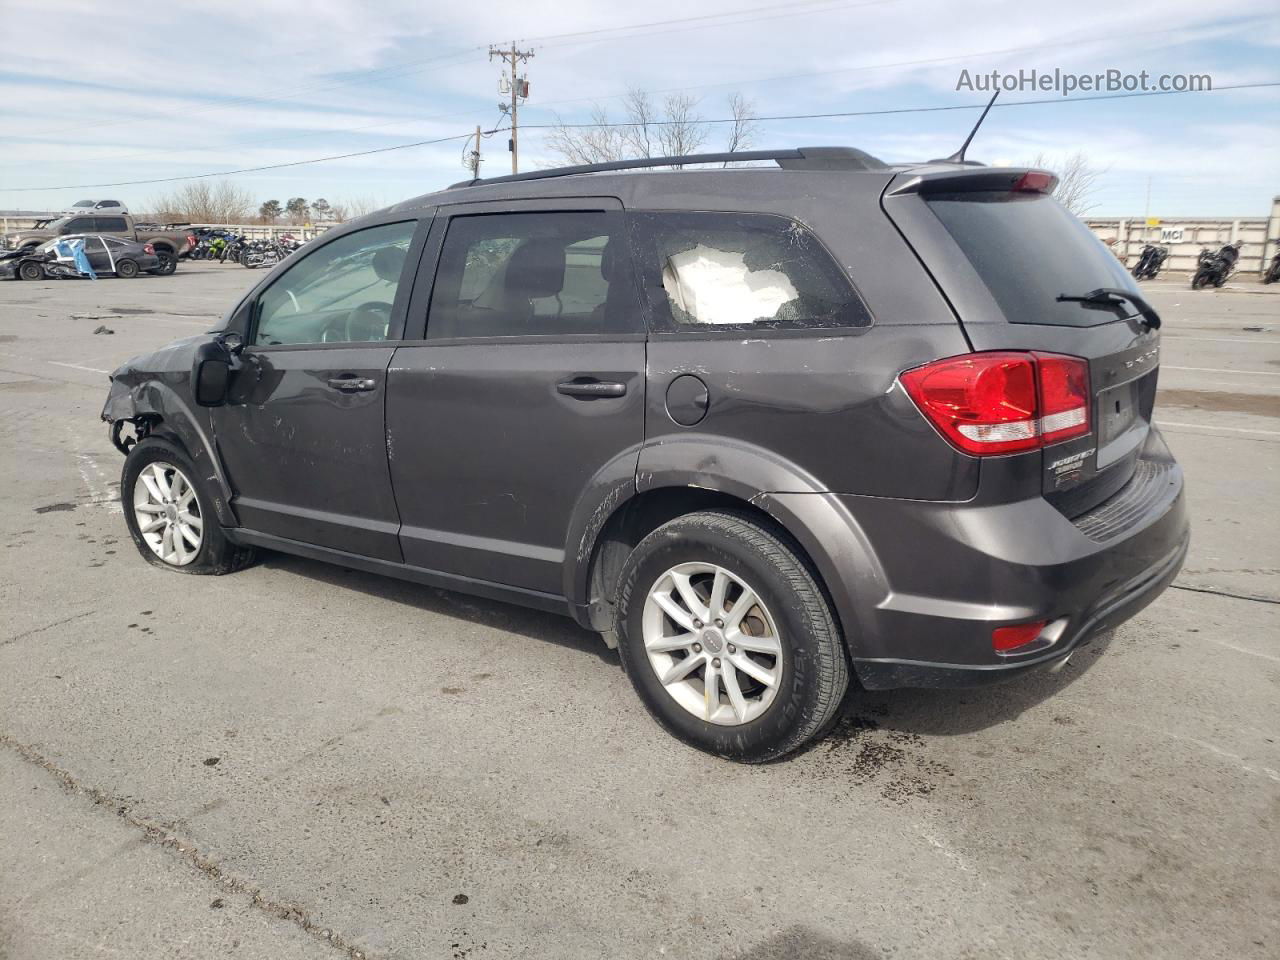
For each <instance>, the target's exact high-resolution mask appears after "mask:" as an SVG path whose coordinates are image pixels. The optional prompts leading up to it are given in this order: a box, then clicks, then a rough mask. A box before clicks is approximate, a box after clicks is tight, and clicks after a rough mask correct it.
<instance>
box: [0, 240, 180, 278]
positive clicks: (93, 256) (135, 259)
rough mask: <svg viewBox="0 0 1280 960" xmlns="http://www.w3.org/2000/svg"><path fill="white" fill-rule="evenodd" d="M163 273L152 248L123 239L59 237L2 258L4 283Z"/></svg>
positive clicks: (0, 266)
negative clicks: (17, 280)
mask: <svg viewBox="0 0 1280 960" xmlns="http://www.w3.org/2000/svg"><path fill="white" fill-rule="evenodd" d="M162 272H164V270H163V262H162V261H161V258H160V257H158V256H157V255H156V251H155V248H154V247H152V246H151V244H149V243H136V242H134V241H131V240H122V239H120V238H119V237H99V236H69V237H57V238H56V239H53V240H48V241H46V242H45V243H42V244H40V245H39V246H37V247H26V248H24V249H22V250H14V251H10V252H9V253H5V254H0V279H4V278H10V279H20V280H40V279H78V278H80V277H90V278H94V277H96V276H97V275H98V274H103V275H108V276H110V275H114V276H117V277H120V278H122V279H132V278H133V277H137V276H139V275H140V274H142V273H157V274H158V273H162Z"/></svg>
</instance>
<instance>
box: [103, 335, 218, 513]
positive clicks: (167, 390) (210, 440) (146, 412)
mask: <svg viewBox="0 0 1280 960" xmlns="http://www.w3.org/2000/svg"><path fill="white" fill-rule="evenodd" d="M211 340H212V338H211V337H209V336H198V337H190V338H187V339H184V340H179V341H177V342H176V343H172V344H170V345H168V346H167V347H165V348H163V349H162V350H159V351H157V352H155V353H152V354H148V355H146V356H142V357H135V358H133V359H132V360H130V361H129V362H128V363H126V364H124V365H123V366H121V367H120V368H119V369H117V370H116V371H114V372H113V373H112V374H111V389H110V391H109V392H108V394H107V402H106V403H105V404H104V405H103V407H102V419H103V420H104V421H105V422H106V423H107V424H109V431H110V433H109V435H110V437H111V443H112V445H113V446H114V447H115V448H116V449H117V450H119V451H120V452H121V453H123V454H125V455H126V456H127V455H128V453H129V451H130V450H131V449H133V447H134V446H136V445H137V444H139V443H141V442H143V441H144V440H146V439H147V438H148V437H150V436H160V437H164V438H165V439H168V440H171V441H173V442H175V443H178V444H180V445H181V446H182V447H183V449H184V450H186V452H187V454H188V455H189V456H190V457H191V461H192V463H194V464H195V466H196V468H197V470H198V471H199V475H200V479H201V480H203V481H204V483H205V485H206V489H207V490H208V492H209V494H210V498H211V499H212V501H213V507H214V511H215V512H216V514H217V516H218V521H219V522H220V523H221V524H222V525H223V526H238V521H237V519H236V516H235V513H234V512H233V511H232V509H231V507H230V505H229V501H230V498H231V488H230V485H229V484H228V482H227V478H226V475H225V473H224V472H223V470H222V464H221V462H220V461H219V459H218V456H217V445H216V441H215V439H214V436H213V429H212V421H211V419H210V416H209V411H208V409H207V408H201V407H200V406H198V405H197V404H196V403H195V402H194V398H193V397H192V390H191V383H192V379H191V377H192V365H193V363H194V362H195V359H196V357H197V356H198V354H199V352H200V347H201V346H202V345H203V344H207V343H209V342H210V341H211Z"/></svg>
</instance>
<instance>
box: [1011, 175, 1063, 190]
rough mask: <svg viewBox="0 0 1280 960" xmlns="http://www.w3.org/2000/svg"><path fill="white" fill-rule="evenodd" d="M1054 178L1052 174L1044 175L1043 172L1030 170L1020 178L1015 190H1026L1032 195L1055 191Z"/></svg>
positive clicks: (1015, 184) (1014, 186)
mask: <svg viewBox="0 0 1280 960" xmlns="http://www.w3.org/2000/svg"><path fill="white" fill-rule="evenodd" d="M1053 181H1054V177H1053V174H1052V173H1044V172H1043V171H1041V170H1029V171H1027V172H1026V173H1024V174H1023V175H1022V176H1020V177H1019V178H1018V180H1017V182H1016V183H1014V185H1013V189H1015V190H1026V191H1028V192H1030V193H1048V192H1049V191H1050V190H1051V189H1053Z"/></svg>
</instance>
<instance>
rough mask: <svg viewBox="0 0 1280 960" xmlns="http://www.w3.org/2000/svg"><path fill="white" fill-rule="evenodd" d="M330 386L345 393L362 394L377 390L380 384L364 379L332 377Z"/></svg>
mask: <svg viewBox="0 0 1280 960" xmlns="http://www.w3.org/2000/svg"><path fill="white" fill-rule="evenodd" d="M329 386H331V387H333V389H335V390H341V391H342V392H343V393H361V392H364V391H368V390H373V389H375V388H376V387H377V386H378V384H377V382H375V381H373V380H369V379H367V378H364V377H331V378H330V379H329Z"/></svg>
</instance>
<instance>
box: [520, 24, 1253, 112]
mask: <svg viewBox="0 0 1280 960" xmlns="http://www.w3.org/2000/svg"><path fill="white" fill-rule="evenodd" d="M1260 19H1262V18H1260V17H1246V18H1244V19H1242V20H1240V21H1239V22H1238V23H1237V24H1234V25H1233V28H1234V27H1238V26H1244V25H1245V24H1249V23H1252V22H1254V21H1256V20H1260ZM1183 29H1184V28H1182V27H1162V28H1159V29H1156V30H1140V31H1135V32H1130V33H1127V34H1125V39H1126V40H1132V39H1133V38H1136V37H1148V36H1156V35H1160V34H1167V33H1177V32H1180V31H1182V30H1183ZM1088 39H1089V38H1087V37H1085V38H1082V37H1072V38H1069V39H1065V40H1053V41H1049V42H1048V43H1032V44H1025V45H1023V46H1019V47H1002V48H1000V49H997V50H975V51H970V52H968V53H957V54H950V55H948V56H945V57H928V58H925V59H916V60H894V61H890V62H887V63H860V64H857V65H855V66H851V67H833V68H831V69H829V70H811V71H806V72H804V73H784V74H776V75H774V76H770V77H757V78H754V79H746V80H729V81H723V82H716V83H705V84H698V85H691V86H683V87H667V88H665V89H661V90H650V91H647V92H649V93H681V92H684V91H688V90H707V89H715V88H724V87H741V86H751V85H753V84H762V83H777V82H779V81H783V80H807V79H811V78H813V77H826V76H831V75H833V74H840V73H861V72H865V71H870V70H887V69H889V68H891V67H920V66H931V65H933V64H938V63H954V62H956V61H959V60H970V59H974V58H977V57H995V56H1003V55H1005V54H1009V53H1027V52H1029V51H1031V50H1044V49H1053V48H1055V47H1074V46H1078V45H1079V44H1081V43H1085V42H1088ZM1161 92H1163V91H1161ZM625 96H627V94H626V93H611V94H606V95H604V96H594V97H577V98H575V99H572V100H559V101H554V102H552V103H547V104H543V105H539V106H538V107H535V108H533V109H543V108H544V107H547V106H558V105H561V104H572V103H596V102H599V101H601V100H617V99H620V98H622V97H625Z"/></svg>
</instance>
